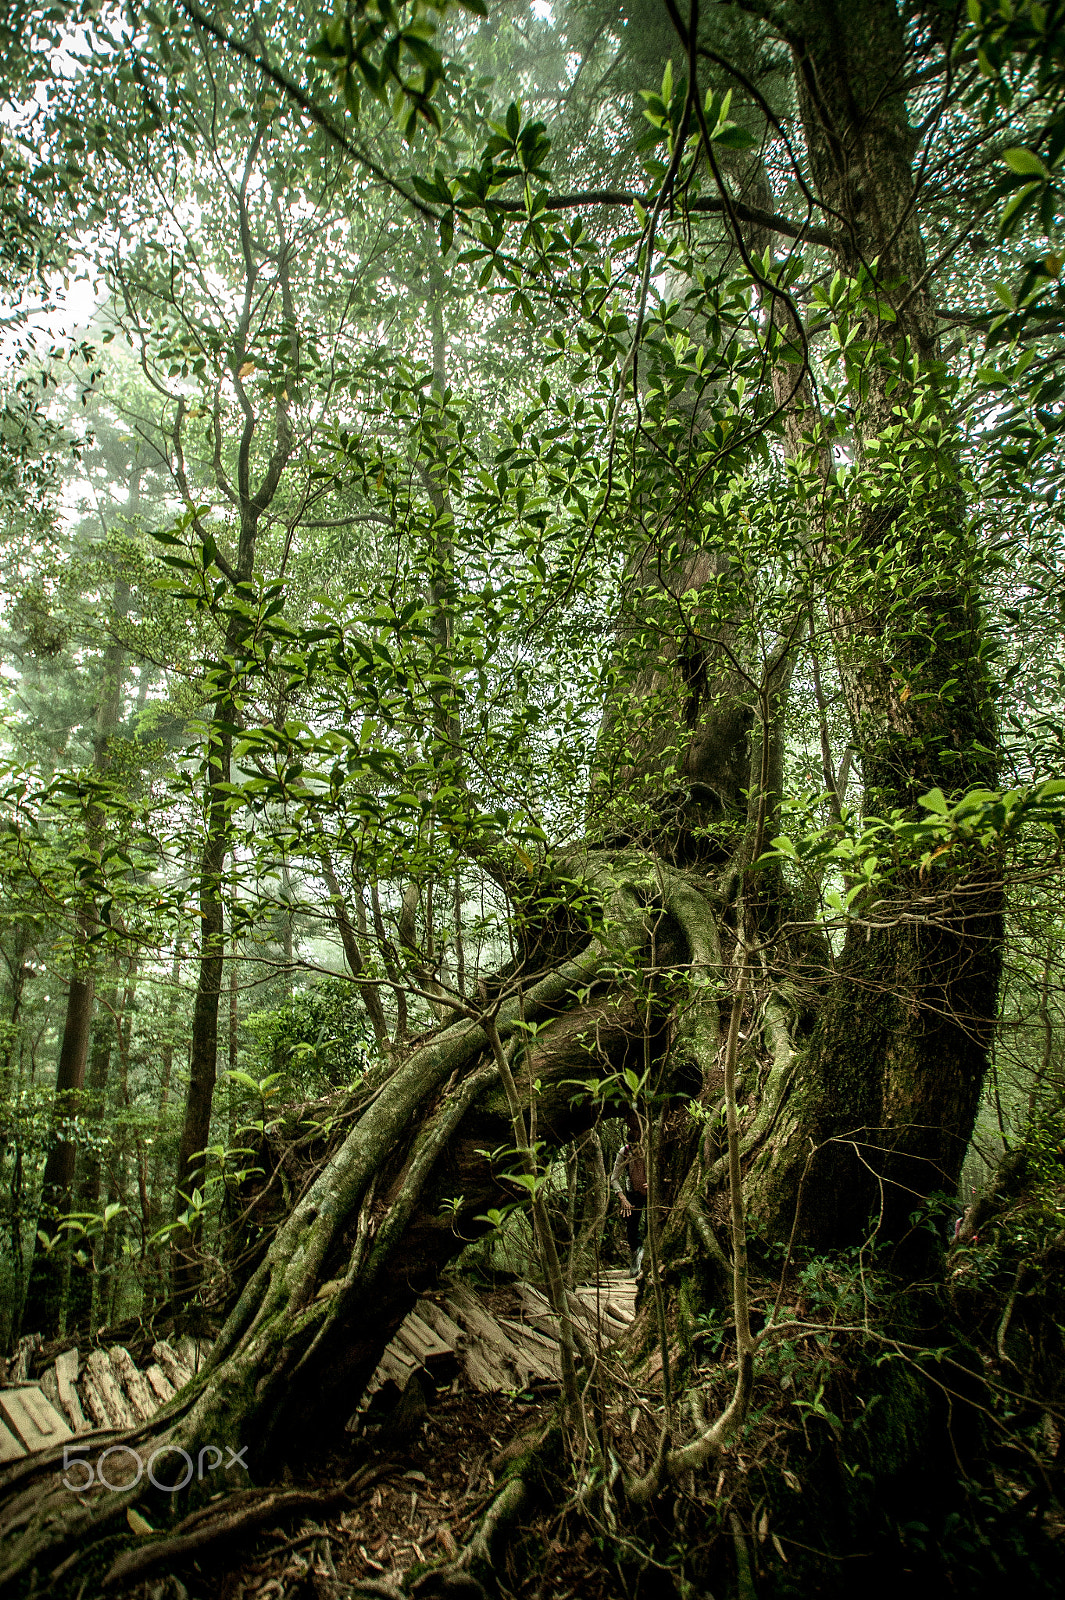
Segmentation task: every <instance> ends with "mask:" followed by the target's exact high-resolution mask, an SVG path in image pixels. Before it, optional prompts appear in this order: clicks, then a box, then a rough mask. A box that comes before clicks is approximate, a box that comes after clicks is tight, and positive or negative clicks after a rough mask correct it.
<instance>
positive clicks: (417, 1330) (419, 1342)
mask: <svg viewBox="0 0 1065 1600" xmlns="http://www.w3.org/2000/svg"><path fill="white" fill-rule="evenodd" d="M397 1337H398V1338H400V1339H402V1341H403V1343H404V1344H405V1345H406V1346H407V1349H408V1350H410V1351H412V1352H413V1353H414V1354H415V1355H416V1356H417V1357H418V1359H419V1361H429V1360H431V1359H432V1357H433V1356H450V1355H454V1353H455V1352H454V1351H453V1349H452V1348H451V1346H450V1345H449V1344H445V1343H444V1341H443V1339H441V1337H440V1335H439V1334H438V1333H437V1332H436V1330H435V1329H434V1328H432V1327H430V1325H429V1323H427V1322H423V1321H422V1318H421V1317H420V1316H419V1315H418V1313H417V1311H412V1312H411V1313H410V1315H409V1316H408V1317H407V1319H406V1321H405V1322H404V1323H403V1324H402V1326H401V1327H400V1329H399V1333H398V1335H397Z"/></svg>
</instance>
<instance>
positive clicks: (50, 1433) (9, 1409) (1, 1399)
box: [0, 1384, 74, 1455]
mask: <svg viewBox="0 0 1065 1600" xmlns="http://www.w3.org/2000/svg"><path fill="white" fill-rule="evenodd" d="M0 1421H2V1422H3V1423H4V1425H5V1427H6V1428H7V1429H8V1430H9V1431H10V1432H11V1433H13V1434H14V1435H15V1438H16V1439H17V1440H18V1442H19V1443H20V1444H21V1445H22V1447H23V1449H24V1450H25V1452H26V1454H27V1455H32V1454H33V1452H34V1451H35V1450H47V1449H48V1447H49V1446H50V1445H53V1444H62V1442H63V1440H64V1439H72V1438H73V1437H74V1434H73V1430H72V1429H71V1428H70V1427H69V1426H68V1424H67V1423H66V1422H65V1421H64V1420H63V1418H62V1417H61V1416H60V1415H59V1412H58V1411H57V1410H56V1408H55V1406H53V1405H52V1403H51V1401H50V1400H49V1399H48V1397H47V1395H45V1394H43V1393H42V1391H41V1390H40V1389H39V1388H38V1387H37V1385H36V1384H32V1385H27V1386H26V1387H25V1388H20V1389H0Z"/></svg>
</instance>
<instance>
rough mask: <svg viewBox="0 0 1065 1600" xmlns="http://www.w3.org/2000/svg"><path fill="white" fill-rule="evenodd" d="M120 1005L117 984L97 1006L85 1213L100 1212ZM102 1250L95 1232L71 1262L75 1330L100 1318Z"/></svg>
mask: <svg viewBox="0 0 1065 1600" xmlns="http://www.w3.org/2000/svg"><path fill="white" fill-rule="evenodd" d="M118 1007H119V991H118V986H117V984H116V985H114V986H113V987H112V989H111V990H110V992H109V994H107V995H106V996H105V997H104V999H103V1001H102V1003H101V1005H100V1006H99V1007H98V1008H97V1012H96V1023H95V1026H94V1028H93V1038H92V1050H91V1053H90V1056H89V1068H88V1074H87V1081H88V1088H89V1103H88V1107H87V1110H86V1121H87V1124H88V1126H89V1128H90V1129H91V1130H92V1133H93V1137H92V1138H90V1139H89V1141H88V1143H87V1144H86V1145H85V1147H84V1148H83V1150H82V1153H81V1170H80V1174H79V1178H78V1186H77V1209H78V1210H79V1211H82V1212H91V1213H92V1214H93V1215H94V1216H95V1215H98V1214H99V1212H100V1185H101V1178H102V1174H103V1163H102V1161H101V1157H100V1151H99V1149H98V1148H97V1146H96V1141H98V1140H100V1139H102V1137H103V1136H104V1128H105V1127H106V1121H107V1118H106V1109H105V1104H104V1100H105V1096H106V1094H107V1080H108V1074H109V1070H110V1066H111V1051H112V1048H113V1044H114V1032H115V1019H116V1016H118V1015H119V1009H118ZM102 1251H103V1238H102V1235H100V1236H95V1235H94V1237H93V1238H92V1239H91V1240H87V1241H86V1242H85V1243H84V1244H83V1246H82V1253H83V1255H84V1258H85V1259H84V1261H83V1262H82V1263H79V1262H77V1261H76V1260H75V1261H73V1262H72V1263H71V1273H70V1304H69V1308H68V1313H67V1325H68V1327H69V1328H70V1329H72V1330H73V1329H75V1328H78V1329H80V1328H83V1327H84V1328H92V1327H93V1326H95V1323H96V1322H97V1321H98V1320H99V1317H98V1314H97V1315H94V1300H95V1299H96V1298H97V1291H98V1285H99V1270H100V1258H101V1255H102Z"/></svg>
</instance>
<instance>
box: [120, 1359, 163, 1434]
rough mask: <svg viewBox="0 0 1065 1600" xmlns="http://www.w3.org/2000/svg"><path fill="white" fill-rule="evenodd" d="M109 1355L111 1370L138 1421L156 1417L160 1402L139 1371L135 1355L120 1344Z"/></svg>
mask: <svg viewBox="0 0 1065 1600" xmlns="http://www.w3.org/2000/svg"><path fill="white" fill-rule="evenodd" d="M107 1355H108V1359H109V1361H110V1362H111V1371H112V1372H113V1373H114V1375H115V1379H116V1381H117V1382H118V1383H119V1384H120V1385H121V1387H122V1392H123V1394H124V1395H125V1397H126V1399H127V1400H128V1401H129V1404H130V1409H131V1410H132V1412H133V1415H134V1417H135V1418H136V1420H137V1421H138V1422H147V1421H148V1418H149V1417H154V1415H155V1413H156V1412H157V1411H158V1409H159V1402H158V1400H156V1398H155V1395H154V1394H153V1393H152V1391H151V1390H150V1389H149V1387H148V1385H147V1383H146V1382H145V1379H144V1374H143V1373H142V1372H138V1371H137V1368H136V1366H135V1365H134V1362H133V1357H132V1356H131V1355H130V1353H129V1351H128V1350H124V1349H123V1348H122V1346H121V1345H120V1344H116V1345H115V1347H114V1349H112V1350H109V1351H108V1352H107Z"/></svg>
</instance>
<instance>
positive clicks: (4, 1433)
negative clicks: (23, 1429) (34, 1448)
mask: <svg viewBox="0 0 1065 1600" xmlns="http://www.w3.org/2000/svg"><path fill="white" fill-rule="evenodd" d="M26 1453H27V1451H26V1446H25V1445H24V1444H23V1443H22V1442H21V1440H19V1439H16V1438H15V1435H14V1434H13V1433H12V1432H11V1429H10V1428H8V1427H6V1426H5V1425H4V1423H2V1422H0V1463H3V1462H5V1461H18V1460H20V1459H21V1457H22V1456H24V1455H26Z"/></svg>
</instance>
